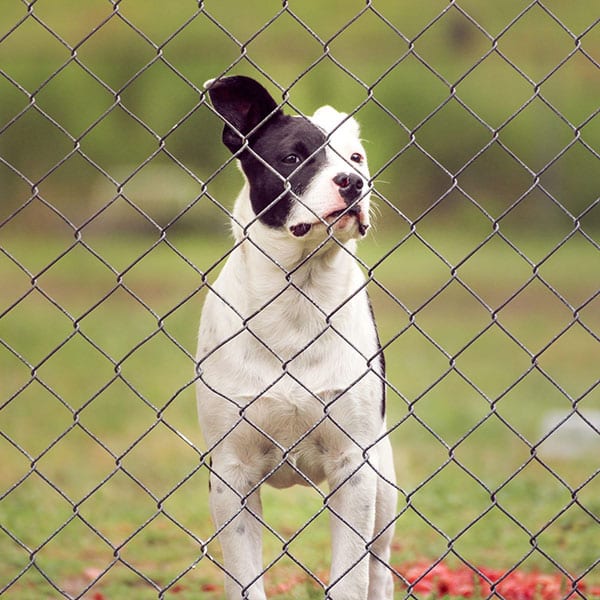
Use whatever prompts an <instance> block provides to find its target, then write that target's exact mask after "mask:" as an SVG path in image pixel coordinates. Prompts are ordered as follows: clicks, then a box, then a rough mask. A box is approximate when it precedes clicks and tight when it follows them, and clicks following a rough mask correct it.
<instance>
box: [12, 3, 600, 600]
mask: <svg viewBox="0 0 600 600" xmlns="http://www.w3.org/2000/svg"><path fill="white" fill-rule="evenodd" d="M599 19H600V6H599V5H598V2H597V1H596V0H577V2H564V1H562V0H545V1H543V2H529V1H528V0H527V1H526V0H504V1H503V2H485V3H482V2H480V1H479V0H461V1H460V2H450V3H448V2H440V1H436V0H431V1H429V2H417V1H407V2H398V1H394V0H373V1H368V2H359V1H355V0H345V1H344V2H341V1H337V0H336V1H330V2H300V1H299V0H290V1H289V2H283V3H281V2H275V1H272V0H264V1H261V2H235V1H231V2H221V1H218V0H208V1H206V2H199V3H198V2H192V1H180V2H170V3H167V2H158V1H156V0H121V1H118V2H117V1H113V0H110V1H109V0H86V2H81V1H80V0H53V1H48V0H38V1H35V2H26V1H21V0H3V1H2V7H1V10H0V463H1V467H0V556H1V557H2V560H1V561H0V595H6V597H7V598H18V599H19V600H24V599H25V600H28V599H31V600H39V599H40V598H64V597H69V598H84V599H89V598H93V599H94V600H101V599H102V598H132V597H135V598H136V600H138V599H142V600H143V599H145V598H156V597H157V596H158V597H160V598H162V597H164V594H165V593H167V592H169V593H170V592H177V593H178V594H180V597H182V598H222V597H223V595H222V588H221V587H220V586H221V581H222V572H221V569H220V566H219V565H220V554H219V552H220V551H219V547H218V544H216V543H215V541H214V540H213V538H212V535H213V531H212V526H211V524H210V519H209V515H208V502H207V494H206V486H207V473H208V469H207V461H208V457H207V455H206V454H205V448H204V446H203V441H202V439H201V437H200V434H199V430H198V427H197V425H196V416H195V407H194V391H193V384H194V377H195V372H194V366H195V361H194V352H195V345H196V328H197V323H198V319H199V315H200V310H201V306H202V300H203V298H204V295H205V293H206V290H207V285H208V284H210V282H212V281H214V278H215V277H216V274H217V273H218V271H219V269H220V267H221V265H222V264H223V261H224V259H225V258H226V256H227V253H228V252H229V250H230V249H231V240H230V237H229V234H228V217H229V213H228V211H229V209H230V208H231V207H232V205H233V199H234V197H235V195H236V194H237V192H238V190H239V188H240V185H241V177H240V175H239V173H238V171H237V168H236V166H235V164H234V163H233V162H232V161H231V160H230V158H231V157H230V155H229V154H228V152H227V150H226V149H225V147H224V146H223V145H222V144H221V142H220V136H221V130H222V123H221V121H220V119H219V118H218V117H217V116H216V115H215V114H214V112H213V111H212V109H211V107H210V106H209V105H208V103H207V102H206V98H205V96H204V94H203V89H202V84H203V82H204V81H206V80H207V79H209V78H214V77H217V76H220V75H226V74H246V75H250V76H253V77H255V78H257V79H259V80H260V81H261V82H262V83H264V85H265V86H266V87H267V88H268V89H269V90H270V91H271V92H272V94H273V95H274V96H275V98H277V99H281V100H282V101H284V102H285V104H286V110H287V111H288V112H291V113H295V112H302V113H307V114H311V113H312V112H313V111H314V110H315V109H316V108H317V107H319V106H321V105H322V104H331V105H333V106H335V107H336V108H338V109H339V110H343V111H346V112H352V113H355V115H356V118H357V119H358V120H359V122H360V124H361V127H362V136H363V138H364V140H365V147H366V149H367V152H368V156H369V163H370V166H371V172H372V175H373V185H374V204H375V205H376V208H375V215H374V217H375V221H376V227H375V228H374V229H375V231H374V232H373V234H372V235H370V236H369V238H368V239H367V240H366V241H365V242H363V243H362V244H361V245H360V260H361V265H362V266H363V267H364V269H365V272H366V274H367V275H368V277H369V280H370V283H369V290H370V294H371V298H372V302H373V306H374V309H375V313H376V315H377V320H378V323H379V328H380V337H381V340H382V343H383V346H384V350H385V354H386V362H387V365H388V377H387V383H388V410H389V415H388V425H389V427H390V436H391V439H392V442H393V445H394V450H395V457H396V463H397V464H396V466H397V471H398V485H399V487H400V501H399V507H398V519H397V523H396V528H397V539H396V541H395V544H394V550H393V556H392V564H393V566H394V568H395V569H396V571H397V572H398V573H403V574H404V573H407V570H406V568H407V565H412V566H414V565H415V564H420V565H425V566H423V567H422V571H421V572H424V571H425V570H427V568H428V565H432V564H434V563H436V564H437V563H438V562H440V561H443V564H445V563H446V562H448V564H450V565H451V566H453V567H459V566H462V567H465V565H466V566H467V567H468V568H471V567H472V566H473V565H476V566H477V565H479V566H482V567H488V568H495V569H504V570H507V569H523V570H528V571H530V572H543V573H547V574H554V575H556V576H557V577H559V578H561V577H562V578H563V581H562V583H560V582H559V584H560V585H559V584H557V585H558V587H557V589H558V590H559V591H558V592H556V593H557V594H558V596H556V597H557V599H558V598H561V597H563V596H564V595H566V594H563V595H561V593H562V592H561V591H560V590H561V589H562V590H565V589H570V588H571V587H572V586H573V585H575V583H574V582H577V583H579V584H585V585H587V586H588V587H587V590H588V592H587V593H589V595H590V597H593V596H597V595H598V593H597V586H598V585H600V575H599V573H598V571H599V567H598V544H597V541H598V539H600V521H599V517H598V515H599V514H600V500H599V499H600V477H598V473H599V464H598V456H600V443H599V439H600V436H599V433H598V431H599V428H600V386H598V382H599V379H598V374H599V370H598V365H599V364H600V343H599V339H600V296H599V289H600V252H599V243H598V238H599V233H600V207H599V197H600V116H599V99H600V24H599ZM323 495H324V494H323V493H319V492H317V491H315V490H310V489H308V490H304V489H302V490H294V491H292V492H288V493H285V492H284V493H281V492H277V493H276V492H273V491H272V490H269V489H266V490H265V491H264V504H265V511H266V514H267V520H268V521H269V523H271V525H272V529H271V530H268V531H266V532H265V533H266V539H265V560H266V564H269V563H270V562H271V561H272V562H273V563H274V565H275V566H274V568H273V569H271V570H269V573H268V587H269V590H270V592H271V595H272V596H273V597H285V598H289V597H291V596H290V595H289V593H292V592H290V589H291V588H289V585H290V581H292V582H294V583H293V586H292V587H293V594H294V596H293V597H294V598H297V599H309V598H319V597H322V591H320V590H319V585H318V584H317V585H315V582H314V579H315V578H317V577H318V578H320V579H321V580H326V569H327V564H328V558H327V552H328V550H327V548H328V541H327V537H328V536H327V531H328V528H327V524H326V523H325V522H323V519H325V515H324V514H322V513H321V512H320V511H322V505H323ZM315 514H319V515H320V516H319V517H317V518H315ZM307 523H308V524H307ZM299 564H302V565H303V566H304V567H305V568H306V569H308V570H309V571H310V573H313V574H316V575H315V577H314V578H313V577H312V576H309V575H307V572H306V571H304V570H302V569H299V566H298V565H299ZM440 564H441V563H440ZM298 571H300V573H301V577H300V578H298V576H297V574H298ZM412 572H413V573H414V570H413V571H412ZM292 574H295V575H292ZM565 577H567V579H565ZM569 577H570V579H569ZM397 583H398V586H397V597H398V598H401V597H404V596H405V594H406V589H405V586H403V585H402V582H401V580H400V579H398V581H397ZM284 584H285V585H288V588H285V585H284ZM282 585H283V586H284V587H281V586H282ZM536 585H538V583H535V582H534V584H533V586H534V587H533V589H534V590H535V589H536V588H535V586H536ZM561 586H562V588H561ZM565 586H566V587H565ZM286 589H287V591H285V590H286ZM538 589H539V588H538ZM282 590H284V591H282ZM593 590H596V592H593ZM529 591H530V592H531V590H529ZM521 592H522V593H525V592H523V590H522V589H520V590H517V591H516V592H515V593H521ZM532 593H533V592H532ZM442 595H443V594H442ZM456 595H460V594H456ZM516 597H517V596H515V597H514V598H516ZM519 597H520V598H522V597H525V596H523V595H521V596H519ZM527 597H531V596H527ZM545 597H546V596H545ZM505 598H507V599H508V598H510V599H511V600H512V598H513V597H512V596H509V595H508V592H506V593H505ZM550 598H554V596H547V599H548V600H550Z"/></svg>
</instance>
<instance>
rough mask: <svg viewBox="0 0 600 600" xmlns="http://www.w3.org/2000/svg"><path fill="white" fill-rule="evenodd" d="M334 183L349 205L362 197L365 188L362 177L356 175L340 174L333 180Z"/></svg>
mask: <svg viewBox="0 0 600 600" xmlns="http://www.w3.org/2000/svg"><path fill="white" fill-rule="evenodd" d="M333 183H335V184H336V185H337V186H338V187H339V188H340V195H341V197H342V198H343V199H344V202H345V203H346V204H347V205H350V204H352V203H353V202H355V201H356V200H357V199H358V198H359V197H360V194H361V191H362V189H363V187H364V182H363V180H362V177H361V176H360V175H357V174H356V173H338V174H337V175H336V176H335V177H334V178H333Z"/></svg>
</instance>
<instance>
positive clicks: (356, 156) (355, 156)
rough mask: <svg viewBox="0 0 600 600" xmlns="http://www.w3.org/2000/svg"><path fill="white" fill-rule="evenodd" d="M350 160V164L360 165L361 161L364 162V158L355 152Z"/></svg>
mask: <svg viewBox="0 0 600 600" xmlns="http://www.w3.org/2000/svg"><path fill="white" fill-rule="evenodd" d="M350 160H351V161H352V162H355V163H358V164H359V165H360V164H361V163H362V161H363V160H364V157H363V155H362V154H359V153H358V152H355V153H354V154H353V155H352V156H351V157H350Z"/></svg>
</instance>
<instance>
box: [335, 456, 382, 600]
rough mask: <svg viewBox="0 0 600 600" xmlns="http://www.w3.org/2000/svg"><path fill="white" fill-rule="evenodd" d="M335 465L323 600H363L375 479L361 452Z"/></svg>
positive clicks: (373, 523)
mask: <svg viewBox="0 0 600 600" xmlns="http://www.w3.org/2000/svg"><path fill="white" fill-rule="evenodd" d="M336 463H337V464H336V468H335V469H334V470H333V471H332V472H331V475H330V476H329V486H330V489H331V496H330V497H329V500H328V506H329V509H330V518H331V544H332V559H331V576H330V586H329V588H328V593H327V595H326V598H327V600H366V598H367V594H368V588H369V552H368V546H369V543H370V542H371V539H372V536H373V529H374V525H375V502H376V495H377V493H376V490H377V476H376V473H375V471H374V470H373V468H372V467H371V466H370V465H369V464H366V463H365V459H364V457H363V456H362V452H361V451H360V450H352V451H350V452H347V453H344V454H343V455H342V456H341V457H340V458H339V459H338V460H337V461H336Z"/></svg>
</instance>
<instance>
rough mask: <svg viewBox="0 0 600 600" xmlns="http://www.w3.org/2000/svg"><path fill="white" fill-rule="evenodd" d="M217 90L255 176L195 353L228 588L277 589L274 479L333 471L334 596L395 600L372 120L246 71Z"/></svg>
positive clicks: (231, 593) (315, 479) (241, 591)
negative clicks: (283, 98) (374, 303)
mask: <svg viewBox="0 0 600 600" xmlns="http://www.w3.org/2000/svg"><path fill="white" fill-rule="evenodd" d="M205 87H206V88H207V90H208V93H209V95H210V99H211V101H212V104H213V106H214V109H215V110H216V112H217V113H218V114H219V115H220V116H221V117H222V118H223V120H224V121H225V123H226V124H225V129H224V131H223V142H224V143H225V145H226V146H227V147H228V148H229V150H230V151H231V152H232V153H234V155H235V156H236V158H237V159H239V162H240V166H241V170H242V172H243V174H244V176H245V185H244V187H243V189H242V191H241V193H240V195H239V197H238V198H237V201H236V203H235V207H234V211H233V220H232V223H233V233H234V236H235V239H236V242H237V243H236V245H235V249H234V250H233V251H232V253H231V254H230V256H229V258H228V260H227V262H226V264H225V265H224V267H223V269H222V271H221V273H220V275H219V277H218V279H217V281H216V282H215V283H214V285H213V286H211V290H210V293H209V294H208V296H207V298H206V301H205V305H204V309H203V313H202V319H201V324H200V332H199V345H198V356H197V361H198V363H197V373H198V382H197V393H198V410H199V416H200V423H201V426H202V430H203V434H204V437H205V440H206V443H207V445H208V448H209V450H210V452H211V458H212V467H211V478H210V479H211V492H210V505H211V511H212V516H213V519H214V522H215V526H216V528H217V534H218V538H219V540H220V542H221V546H222V549H223V557H224V558H223V560H224V568H225V571H226V573H227V575H226V592H227V598H228V599H230V600H233V599H234V598H235V599H240V598H248V599H249V600H264V599H265V598H266V596H265V592H264V586H263V582H262V577H261V575H262V573H263V567H262V559H261V546H262V545H261V529H262V527H263V526H264V525H263V523H262V513H261V501H260V486H261V485H262V484H263V483H269V484H271V485H273V486H275V487H278V488H283V487H289V486H292V485H294V484H303V485H313V486H315V487H316V486H317V484H318V483H320V482H321V481H323V480H326V481H327V483H328V485H329V493H328V494H327V495H326V494H325V493H323V496H324V498H325V503H326V506H327V509H328V511H329V513H330V519H331V533H332V565H331V576H330V583H329V587H328V588H327V590H326V597H327V598H330V599H332V600H366V599H368V600H390V599H391V598H392V597H393V582H392V575H391V571H390V569H389V566H388V561H389V556H390V542H391V538H392V535H393V523H394V515H395V510H396V488H395V475H394V466H393V459H392V451H391V446H390V442H389V440H388V438H387V437H386V436H385V433H386V425H385V416H384V412H385V386H384V382H383V381H384V380H383V378H384V361H383V355H382V353H381V348H380V346H379V341H378V337H377V331H376V329H375V323H374V321H373V315H372V312H371V309H370V305H369V300H368V297H367V293H366V290H365V280H364V277H363V274H362V272H361V270H360V268H359V267H358V265H357V263H356V259H355V258H354V251H355V246H356V240H357V239H358V238H361V237H364V235H365V234H366V231H367V229H368V227H369V171H368V168H367V161H366V157H365V151H364V149H363V147H362V144H361V142H360V139H359V128H358V124H357V123H356V121H355V120H354V118H352V117H348V116H347V115H346V114H343V113H339V112H337V111H336V110H334V109H333V108H331V107H329V106H325V107H322V108H320V109H319V110H317V112H316V113H315V114H314V115H313V116H312V117H310V118H307V117H303V116H289V115H285V114H284V113H283V112H282V110H281V108H280V107H279V106H278V105H277V103H276V102H275V100H274V99H273V98H272V97H271V96H270V95H269V93H268V92H267V91H266V90H265V89H264V88H263V87H262V86H261V85H260V84H258V83H257V82H256V81H254V80H253V79H250V78H248V77H241V76H236V77H226V78H222V79H218V80H211V81H208V82H207V83H206V84H205Z"/></svg>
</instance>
